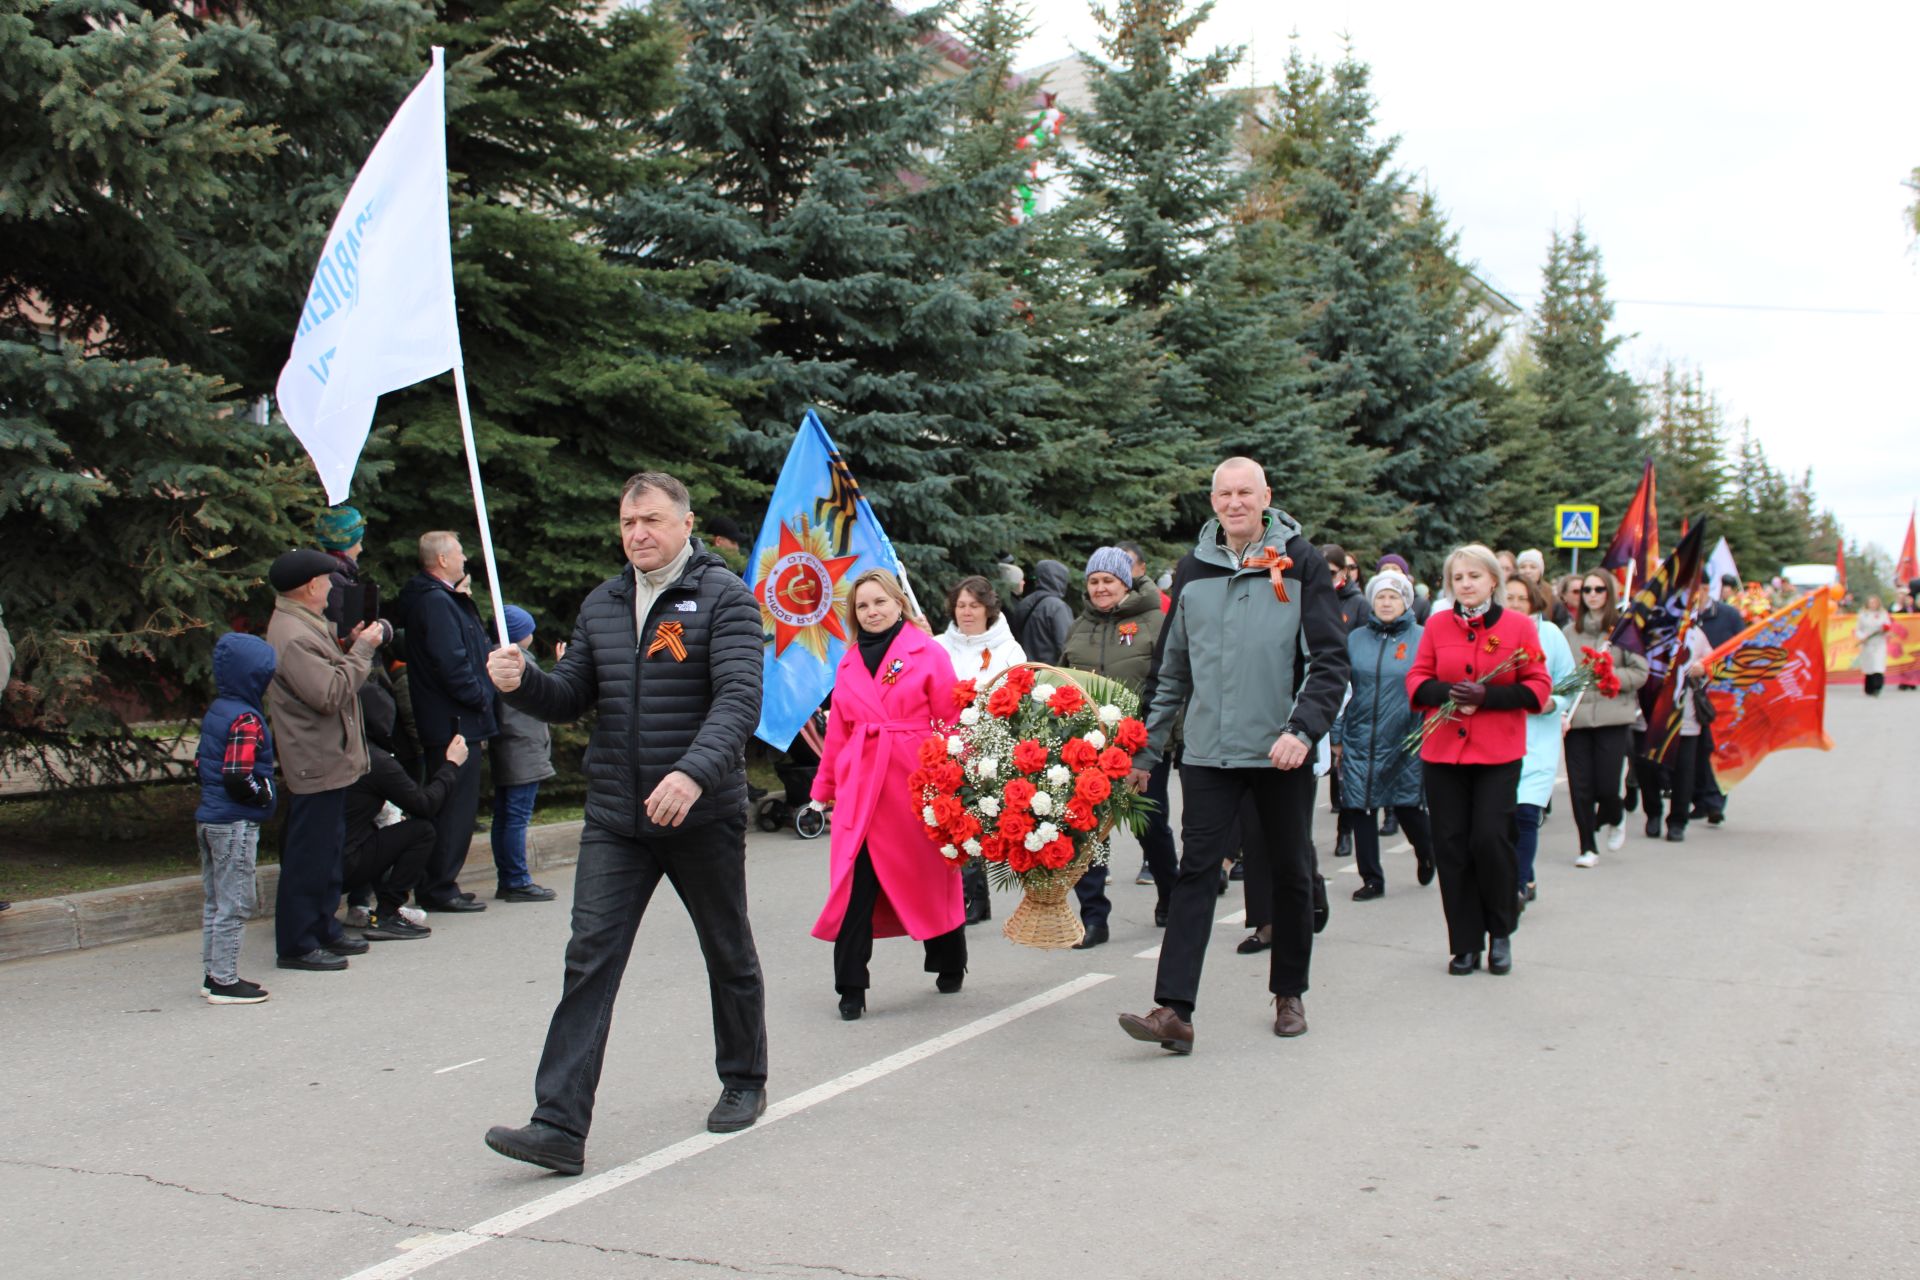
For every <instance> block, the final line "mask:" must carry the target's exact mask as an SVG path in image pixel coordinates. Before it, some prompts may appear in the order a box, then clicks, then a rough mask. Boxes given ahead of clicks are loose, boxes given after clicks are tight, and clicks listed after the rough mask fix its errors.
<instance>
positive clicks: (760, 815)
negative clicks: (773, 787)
mask: <svg viewBox="0 0 1920 1280" xmlns="http://www.w3.org/2000/svg"><path fill="white" fill-rule="evenodd" d="M787 816H788V809H787V802H786V801H784V800H782V799H781V798H780V797H779V796H762V797H761V798H760V803H759V804H757V805H755V806H754V807H753V822H754V825H755V826H757V827H759V828H760V829H761V830H762V831H766V832H769V833H771V832H774V831H778V830H779V829H780V828H782V827H784V826H786V825H787Z"/></svg>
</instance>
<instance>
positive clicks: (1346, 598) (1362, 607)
mask: <svg viewBox="0 0 1920 1280" xmlns="http://www.w3.org/2000/svg"><path fill="white" fill-rule="evenodd" d="M1328 576H1329V577H1331V576H1332V575H1331V573H1329V575H1328ZM1335 595H1336V596H1337V597H1338V598H1339V601H1340V621H1342V622H1344V623H1345V624H1346V626H1347V630H1348V631H1349V632H1352V631H1358V630H1359V629H1360V628H1361V627H1364V626H1366V625H1367V622H1368V620H1369V619H1371V618H1372V617H1373V610H1371V609H1369V608H1368V607H1367V593H1366V592H1364V591H1362V590H1361V589H1360V588H1359V586H1358V585H1356V584H1354V583H1351V582H1343V583H1341V584H1340V589H1339V591H1337V592H1335Z"/></svg>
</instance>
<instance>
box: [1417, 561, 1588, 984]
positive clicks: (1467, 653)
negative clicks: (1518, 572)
mask: <svg viewBox="0 0 1920 1280" xmlns="http://www.w3.org/2000/svg"><path fill="white" fill-rule="evenodd" d="M1441 578H1442V580H1443V581H1444V582H1445V583H1446V586H1447V590H1448V594H1449V595H1450V597H1451V598H1452V601H1453V606H1452V608H1451V609H1449V610H1448V611H1447V612H1445V613H1440V612H1438V611H1436V612H1435V613H1433V614H1432V615H1431V616H1429V617H1428V619H1427V625H1426V629H1425V631H1424V632H1423V633H1422V634H1421V637H1420V652H1419V653H1418V654H1417V655H1416V656H1415V658H1414V661H1413V667H1412V669H1411V670H1410V671H1408V672H1407V681H1406V688H1407V696H1408V697H1409V698H1411V699H1412V701H1413V705H1414V707H1415V708H1416V709H1419V710H1421V711H1423V712H1424V713H1425V714H1426V716H1427V720H1426V723H1425V724H1424V725H1422V727H1421V729H1420V730H1419V731H1418V733H1419V735H1420V737H1421V746H1420V758H1421V761H1422V762H1423V770H1422V772H1423V775H1424V778H1425V781H1426V788H1427V812H1428V815H1429V817H1430V819H1431V822H1432V827H1433V859H1434V865H1435V866H1436V868H1437V869H1438V870H1439V872H1440V901H1441V904H1442V906H1443V907H1444V908H1445V910H1446V915H1447V938H1448V947H1449V949H1450V950H1451V951H1452V953H1453V960H1452V962H1451V963H1450V964H1449V965H1448V966H1447V972H1449V973H1452V974H1469V973H1472V972H1473V971H1474V970H1475V969H1478V968H1479V967H1480V952H1481V951H1482V950H1483V949H1484V950H1485V951H1486V952H1487V969H1488V971H1489V972H1491V973H1506V972H1507V971H1508V970H1510V969H1511V968H1512V967H1513V945H1512V941H1511V935H1512V933H1513V927H1514V923H1515V921H1516V918H1517V916H1518V904H1517V901H1516V899H1517V894H1518V890H1517V887H1516V884H1515V871H1514V861H1513V806H1514V803H1515V796H1516V795H1517V793H1518V790H1519V786H1520V764H1521V760H1522V758H1523V757H1525V755H1526V753H1527V725H1526V720H1527V717H1528V716H1529V715H1531V714H1533V713H1536V712H1538V711H1539V710H1540V709H1541V708H1542V707H1544V706H1545V705H1546V703H1547V699H1548V698H1549V697H1550V696H1552V693H1553V681H1552V679H1551V678H1550V677H1549V676H1548V675H1547V664H1546V663H1545V662H1544V661H1543V660H1542V659H1541V654H1540V634H1539V632H1538V631H1537V630H1536V629H1535V627H1534V625H1533V620H1532V619H1531V618H1528V617H1526V616H1525V615H1523V614H1517V613H1513V612H1511V611H1510V610H1508V609H1506V608H1505V607H1503V606H1502V605H1501V604H1500V596H1501V592H1502V589H1503V586H1504V583H1505V577H1504V575H1503V574H1502V572H1501V569H1500V562H1499V561H1498V560H1497V559H1495V558H1494V554H1493V552H1491V551H1489V550H1488V549H1487V548H1485V547H1483V546H1480V545H1478V544H1477V543H1476V544H1469V545H1467V546H1464V547H1461V548H1459V549H1458V550H1456V551H1455V552H1454V553H1453V554H1452V555H1450V556H1448V557H1447V564H1446V569H1445V570H1444V572H1443V573H1442V574H1441Z"/></svg>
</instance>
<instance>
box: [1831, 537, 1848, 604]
mask: <svg viewBox="0 0 1920 1280" xmlns="http://www.w3.org/2000/svg"><path fill="white" fill-rule="evenodd" d="M1833 571H1834V572H1835V573H1836V574H1838V575H1839V576H1838V577H1836V578H1835V579H1834V580H1833V593H1834V594H1835V595H1837V596H1844V595H1846V594H1847V543H1846V539H1844V538H1842V539H1841V540H1840V541H1839V542H1837V543H1835V544H1834V547H1833Z"/></svg>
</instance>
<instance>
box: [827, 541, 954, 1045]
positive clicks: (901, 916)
mask: <svg viewBox="0 0 1920 1280" xmlns="http://www.w3.org/2000/svg"><path fill="white" fill-rule="evenodd" d="M907 611H908V603H907V596H906V593H905V592H904V591H902V590H901V588H900V582H899V579H897V578H895V577H894V576H893V575H892V574H891V573H888V572H887V571H886V570H885V569H869V570H867V571H866V572H865V573H863V574H861V575H860V576H859V577H858V578H856V579H855V580H854V583H853V592H852V594H851V596H849V597H848V601H847V614H848V617H847V622H848V624H849V626H848V631H849V632H850V633H852V634H853V635H854V636H855V638H856V643H855V644H854V645H853V646H852V647H850V648H848V650H847V652H846V655H845V656H844V657H842V658H841V660H840V669H839V671H838V672H837V673H836V675H835V678H834V686H833V708H832V712H831V714H830V715H829V717H828V720H827V739H826V743H825V745H824V747H823V748H822V750H821V753H820V769H819V772H818V773H817V774H816V775H815V776H814V782H813V798H814V800H815V801H817V802H819V803H820V804H823V805H824V804H831V805H833V806H834V819H833V836H832V840H831V847H830V865H831V872H832V887H831V888H830V889H829V890H828V892H827V903H826V906H825V907H824V908H822V909H821V912H820V918H819V919H818V920H817V921H815V922H814V926H813V936H814V937H816V938H824V939H829V940H831V941H832V942H833V985H834V989H835V990H836V991H838V992H839V993H840V1016H841V1017H842V1018H844V1019H846V1020H847V1021H849V1022H851V1021H853V1020H854V1019H856V1018H858V1017H859V1016H860V1015H861V1014H862V1013H863V1012H865V1010H866V1007H867V986H868V975H867V962H868V961H869V960H870V959H871V958H872V957H873V940H874V939H875V938H876V937H880V938H894V937H899V936H900V935H902V934H905V935H907V936H909V937H913V938H918V939H920V940H921V941H922V942H923V943H924V944H925V945H926V952H927V972H928V973H932V974H935V975H937V981H936V983H935V986H936V989H937V990H939V991H940V992H941V993H942V994H943V995H951V994H953V993H954V992H956V991H958V990H960V984H961V981H962V978H963V977H964V975H965V974H966V971H967V935H966V931H965V927H964V920H965V911H964V908H963V906H962V904H961V892H960V877H959V876H958V875H956V874H955V873H954V871H953V868H952V866H951V864H949V863H948V862H947V861H946V860H945V859H943V858H942V857H941V856H940V853H939V851H938V849H937V848H936V847H935V846H934V845H932V844H930V843H928V841H927V838H926V837H925V836H924V835H923V834H922V832H921V821H920V817H919V813H918V805H917V799H916V798H917V796H918V794H919V788H918V787H915V786H914V785H913V784H912V783H911V781H910V777H911V776H912V775H913V774H914V773H915V772H916V771H917V770H918V769H919V768H920V767H921V766H922V765H923V764H926V763H928V762H924V761H922V760H921V759H920V758H919V751H920V748H921V746H922V744H923V743H924V742H925V741H927V733H928V730H929V729H931V728H933V727H934V725H935V722H936V721H938V722H944V721H947V720H949V719H951V718H952V717H953V714H954V711H955V702H954V688H955V681H954V676H953V664H952V662H950V661H949V660H948V658H947V653H946V651H945V650H944V649H942V648H941V647H940V645H939V644H938V642H936V641H935V640H934V639H933V638H932V637H931V636H928V635H927V634H925V633H924V632H922V631H921V630H920V629H919V628H918V627H913V626H909V625H907ZM932 764H933V765H937V767H939V768H943V769H946V768H950V769H952V770H954V771H955V772H956V773H957V772H958V771H959V768H960V766H959V765H957V764H949V763H945V762H932ZM929 767H932V765H930V766H929Z"/></svg>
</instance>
